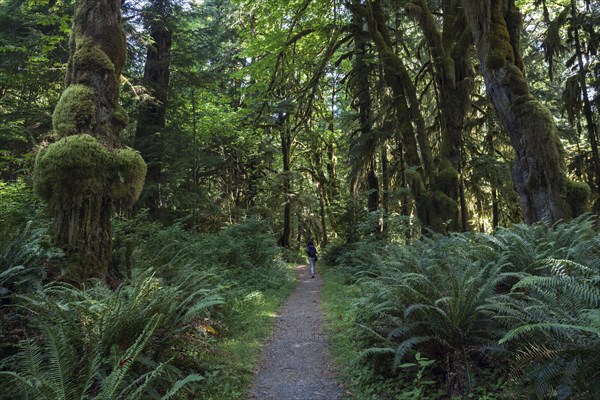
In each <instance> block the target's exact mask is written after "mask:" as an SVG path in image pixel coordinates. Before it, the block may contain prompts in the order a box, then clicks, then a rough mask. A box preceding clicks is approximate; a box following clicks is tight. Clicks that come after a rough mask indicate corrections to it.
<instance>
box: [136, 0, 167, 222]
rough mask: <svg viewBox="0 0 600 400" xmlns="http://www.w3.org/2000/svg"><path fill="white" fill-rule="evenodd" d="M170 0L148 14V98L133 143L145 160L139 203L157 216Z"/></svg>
mask: <svg viewBox="0 0 600 400" xmlns="http://www.w3.org/2000/svg"><path fill="white" fill-rule="evenodd" d="M170 12H171V11H170V10H169V0H154V1H153V3H152V5H151V9H150V11H149V14H150V15H151V16H152V17H151V18H149V19H150V21H149V22H148V24H149V30H150V37H151V38H152V43H151V44H150V45H149V46H148V50H147V53H146V64H145V66H144V79H143V83H144V87H145V88H146V90H147V92H148V94H149V95H150V98H149V99H148V100H145V101H144V102H142V104H141V105H140V111H139V115H138V122H137V128H136V132H135V147H136V149H138V150H139V151H140V152H141V153H142V156H143V157H144V158H145V159H146V160H148V174H147V177H146V187H145V188H144V193H143V194H142V198H141V201H140V204H139V207H140V208H141V207H145V208H148V209H149V212H150V214H151V215H154V216H157V214H158V210H159V208H160V185H161V167H160V164H161V161H160V158H161V150H160V149H161V146H162V143H161V142H162V140H161V138H160V135H159V134H160V133H161V132H162V131H164V128H165V126H166V113H167V98H168V92H169V67H170V65H171V45H172V41H173V33H172V29H171V28H170V27H169V26H168V21H167V19H168V18H169V15H168V14H169V13H170Z"/></svg>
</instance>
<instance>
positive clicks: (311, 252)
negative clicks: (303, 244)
mask: <svg viewBox="0 0 600 400" xmlns="http://www.w3.org/2000/svg"><path fill="white" fill-rule="evenodd" d="M316 255H317V248H316V247H315V246H313V245H312V244H311V245H310V246H308V256H309V257H315V256H316Z"/></svg>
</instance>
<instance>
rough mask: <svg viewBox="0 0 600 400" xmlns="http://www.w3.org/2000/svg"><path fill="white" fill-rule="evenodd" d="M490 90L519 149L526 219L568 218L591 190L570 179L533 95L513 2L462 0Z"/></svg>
mask: <svg viewBox="0 0 600 400" xmlns="http://www.w3.org/2000/svg"><path fill="white" fill-rule="evenodd" d="M463 5H464V8H465V13H466V16H467V20H468V22H469V25H470V27H471V30H472V33H473V35H474V38H475V41H476V44H477V50H478V56H479V62H480V68H481V71H482V73H483V77H484V81H485V84H486V88H487V93H488V96H489V98H490V100H491V101H492V103H493V105H494V108H495V110H496V113H497V114H498V117H499V119H500V122H501V123H502V125H503V126H504V129H505V130H506V132H507V133H508V135H509V137H510V140H511V144H512V147H513V149H514V151H515V160H514V167H513V171H512V177H513V182H514V184H515V187H516V189H517V193H518V195H519V199H520V203H521V208H522V210H523V217H524V220H525V222H526V223H533V222H537V221H547V222H550V223H553V222H556V221H558V220H561V219H568V218H569V217H571V216H572V214H573V209H578V208H579V204H580V203H582V202H585V201H586V200H587V197H588V192H589V188H587V190H586V187H583V186H582V185H581V184H576V183H574V182H571V181H569V179H568V178H567V176H566V174H565V171H564V166H563V149H562V145H561V143H560V140H559V137H558V133H557V128H556V124H555V122H554V118H553V116H552V114H550V112H549V111H548V109H547V108H546V107H545V106H544V105H543V104H542V103H541V102H540V101H538V100H537V99H536V98H534V96H533V95H532V94H531V92H530V90H529V87H528V85H527V80H526V78H525V66H524V65H523V61H522V58H521V50H520V43H519V40H520V29H521V14H520V12H519V9H518V8H517V7H516V5H515V2H514V0H463Z"/></svg>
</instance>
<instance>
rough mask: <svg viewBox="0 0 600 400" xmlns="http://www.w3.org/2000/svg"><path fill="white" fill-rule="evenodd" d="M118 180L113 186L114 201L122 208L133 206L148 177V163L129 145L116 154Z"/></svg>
mask: <svg viewBox="0 0 600 400" xmlns="http://www.w3.org/2000/svg"><path fill="white" fill-rule="evenodd" d="M115 164H116V165H115V167H116V170H117V174H118V177H117V180H116V182H115V184H114V186H113V188H112V198H113V201H114V202H115V203H116V204H117V205H119V206H120V207H121V208H125V209H128V208H131V206H133V204H135V202H136V201H137V199H138V198H139V197H140V193H141V192H142V188H143V187H144V180H145V178H146V163H145V162H144V159H143V158H142V156H141V155H140V153H138V152H137V151H135V150H133V149H131V148H129V147H127V148H124V149H120V150H118V151H117V153H116V154H115Z"/></svg>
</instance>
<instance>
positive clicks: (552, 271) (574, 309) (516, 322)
mask: <svg viewBox="0 0 600 400" xmlns="http://www.w3.org/2000/svg"><path fill="white" fill-rule="evenodd" d="M596 221H597V220H596V218H593V217H591V216H589V215H586V216H582V217H580V218H578V219H577V220H575V221H573V222H571V223H569V224H565V223H560V224H557V225H555V226H553V227H549V226H547V225H544V224H536V225H532V226H524V225H518V226H515V227H513V228H510V229H501V230H498V231H497V232H496V233H495V234H493V235H483V234H473V233H468V234H452V235H449V236H441V235H428V236H424V237H421V238H418V239H412V240H410V241H408V243H397V242H389V243H387V244H386V245H385V246H384V247H382V246H381V245H380V244H378V245H377V246H374V245H373V243H370V242H368V241H365V242H362V243H360V244H359V245H358V246H357V250H355V253H356V254H360V253H361V252H367V251H370V252H371V253H372V254H374V255H375V256H374V257H372V258H371V259H370V260H368V259H364V258H363V259H359V258H356V259H355V263H354V265H346V264H345V263H344V260H340V261H339V263H338V265H337V266H336V267H334V268H330V269H329V270H328V273H327V278H328V279H327V282H328V283H327V286H326V290H325V293H326V297H325V299H326V303H327V305H326V310H327V313H328V316H329V317H328V324H329V329H330V331H331V332H332V334H333V341H334V345H333V350H334V354H335V355H336V358H337V359H338V363H339V365H343V366H345V367H344V368H343V369H342V377H343V378H344V380H345V381H347V382H354V383H351V384H350V387H351V388H353V390H355V391H356V392H355V396H354V397H353V398H356V399H362V398H370V397H368V396H374V397H373V398H390V399H391V398H394V399H396V398H402V399H405V398H415V399H416V398H420V399H425V398H431V399H434V398H465V396H467V397H469V398H487V399H491V398H524V399H525V398H526V399H529V398H540V399H542V398H560V399H567V398H590V396H592V393H598V391H599V390H600V387H598V384H597V382H598V381H597V379H596V376H597V373H598V372H597V371H596V370H595V369H594V368H592V367H591V366H592V365H594V364H595V363H597V362H598V357H599V356H598V352H599V351H600V330H599V326H598V319H597V318H598V307H599V306H600V290H599V289H598V285H597V277H598V275H599V273H600V270H599V268H600V242H598V234H597V232H596V229H595V227H594V225H595V224H596ZM360 247H363V249H362V250H358V248H360ZM350 274H351V275H352V277H353V278H351V279H349V278H350ZM348 310H350V312H348ZM415 357H417V358H418V359H421V360H431V361H434V362H429V361H427V362H419V360H417V363H416V364H414V360H415ZM410 363H413V364H410ZM411 366H412V367H415V368H411ZM417 367H418V368H417ZM410 393H412V394H414V397H411V396H412V394H411V395H409V394H410ZM398 396H399V397H398ZM407 396H408V397H407ZM592 397H593V396H592Z"/></svg>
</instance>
